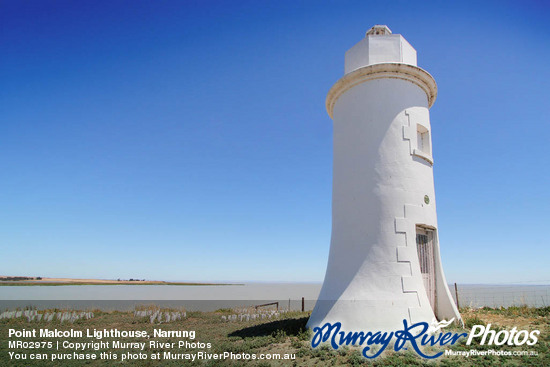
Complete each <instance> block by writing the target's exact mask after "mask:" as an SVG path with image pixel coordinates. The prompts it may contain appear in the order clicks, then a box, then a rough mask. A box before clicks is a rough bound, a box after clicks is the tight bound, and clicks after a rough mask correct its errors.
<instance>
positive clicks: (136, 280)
mask: <svg viewBox="0 0 550 367" xmlns="http://www.w3.org/2000/svg"><path fill="white" fill-rule="evenodd" d="M117 281H119V282H144V281H145V279H133V278H130V279H128V280H124V279H120V278H118V279H117Z"/></svg>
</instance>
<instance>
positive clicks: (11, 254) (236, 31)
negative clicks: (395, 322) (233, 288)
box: [0, 0, 550, 283]
mask: <svg viewBox="0 0 550 367" xmlns="http://www.w3.org/2000/svg"><path fill="white" fill-rule="evenodd" d="M549 16H550V4H549V3H548V2H545V1H515V2H510V1H494V2H483V1H482V2H478V1H476V2H460V3H455V4H450V2H449V3H448V2H408V1H403V2H400V1H393V2H391V3H388V2H380V1H135V0H132V1H37V0H35V1H23V2H22V1H16V0H11V1H2V3H1V4H0V48H1V54H0V82H1V88H0V169H1V176H0V177H1V180H0V247H1V253H0V274H4V275H34V276H62V277H99V278H119V277H120V278H130V277H139V278H147V279H164V280H196V281H202V280H228V281H240V280H255V281H281V280H282V281H322V279H323V277H324V273H325V267H326V262H327V257H328V250H329V242H330V228H331V180H332V122H331V120H330V118H329V117H328V115H327V114H326V112H325V107H324V101H325V96H326V93H327V91H328V90H329V88H330V87H331V86H332V84H333V83H334V82H336V81H337V80H338V79H339V78H340V77H341V76H342V74H343V67H344V53H345V51H346V50H347V49H349V48H350V47H351V46H353V45H354V44H355V43H357V42H358V41H359V40H361V38H362V37H363V36H364V33H365V31H366V30H368V29H369V28H370V27H371V26H372V25H374V24H386V25H388V26H389V27H390V28H391V29H392V31H393V32H394V33H400V34H402V35H403V36H404V37H405V38H406V39H407V40H408V41H409V42H410V43H411V44H412V45H413V47H415V49H416V50H417V52H418V63H419V66H421V67H423V68H424V69H426V70H427V71H429V72H430V73H431V74H432V75H433V76H434V77H435V79H436V81H437V83H438V87H439V95H438V98H437V101H436V103H435V105H434V107H433V108H432V110H431V123H432V129H433V151H434V157H435V166H434V175H435V185H436V195H437V205H438V219H439V231H440V241H441V249H442V257H443V265H444V269H445V272H446V275H447V280H448V281H449V282H459V283H507V282H518V281H519V282H521V281H541V282H544V283H549V282H550V270H549V269H550V267H549V266H548V261H549V260H550V243H549V240H548V225H549V223H550V194H549V184H550V168H549V164H548V160H549V158H550V147H549V143H550V138H549V136H550V131H549V130H550V118H549V116H550V112H549V110H548V108H549V105H550V98H549V92H548V91H549V87H548V85H549V82H550V68H549V67H548V64H549V61H548V60H550V23H548V18H549Z"/></svg>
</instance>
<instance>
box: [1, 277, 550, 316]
mask: <svg viewBox="0 0 550 367" xmlns="http://www.w3.org/2000/svg"><path fill="white" fill-rule="evenodd" d="M449 288H450V289H451V293H452V294H453V297H454V293H455V292H454V286H450V287H449ZM320 290H321V283H247V284H244V285H230V286H177V285H78V286H25V287H15V286H14V287H11V286H10V287H0V309H5V308H10V309H13V308H17V307H26V306H35V307H38V308H51V307H66V308H75V309H87V308H99V309H119V310H125V309H133V308H134V307H135V306H136V305H143V304H158V305H164V306H166V307H180V306H181V307H185V308H186V309H187V310H202V311H213V310H217V309H219V308H231V307H241V306H256V305H259V304H264V303H270V302H279V307H280V308H281V307H282V308H285V309H286V308H288V307H289V306H290V308H291V309H293V310H298V309H301V306H302V297H303V298H304V303H305V309H306V310H311V309H312V308H313V306H314V305H315V301H316V300H317V297H318V295H319V291H320ZM458 293H459V302H460V306H470V307H483V306H488V307H501V306H503V307H509V306H513V305H516V306H519V305H524V304H525V305H528V306H532V307H545V306H550V298H549V297H550V285H459V286H458ZM289 300H290V301H289Z"/></svg>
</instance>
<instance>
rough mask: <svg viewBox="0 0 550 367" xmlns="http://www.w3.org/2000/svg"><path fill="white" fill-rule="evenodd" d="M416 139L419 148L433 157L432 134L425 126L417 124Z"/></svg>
mask: <svg viewBox="0 0 550 367" xmlns="http://www.w3.org/2000/svg"><path fill="white" fill-rule="evenodd" d="M416 126H417V128H416V130H417V131H416V133H417V134H416V138H417V147H418V150H420V151H421V152H422V153H424V154H427V155H431V151H430V132H429V131H428V129H426V128H425V127H424V126H422V125H419V124H417V125H416Z"/></svg>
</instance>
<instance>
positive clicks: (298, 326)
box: [229, 317, 308, 338]
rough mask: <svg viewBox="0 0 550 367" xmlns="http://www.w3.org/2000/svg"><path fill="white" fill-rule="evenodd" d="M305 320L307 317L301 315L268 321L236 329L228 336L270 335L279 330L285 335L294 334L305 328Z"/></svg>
mask: <svg viewBox="0 0 550 367" xmlns="http://www.w3.org/2000/svg"><path fill="white" fill-rule="evenodd" d="M307 320H308V317H302V318H300V319H287V320H278V321H273V322H268V323H267V324H260V325H255V326H251V327H247V328H244V329H241V330H236V331H234V332H232V333H231V334H229V336H238V337H241V338H248V337H254V336H267V335H272V334H273V333H276V332H278V331H279V330H282V331H284V332H285V334H286V335H289V336H295V335H298V334H300V333H302V332H304V331H305V330H306V323H307Z"/></svg>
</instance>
